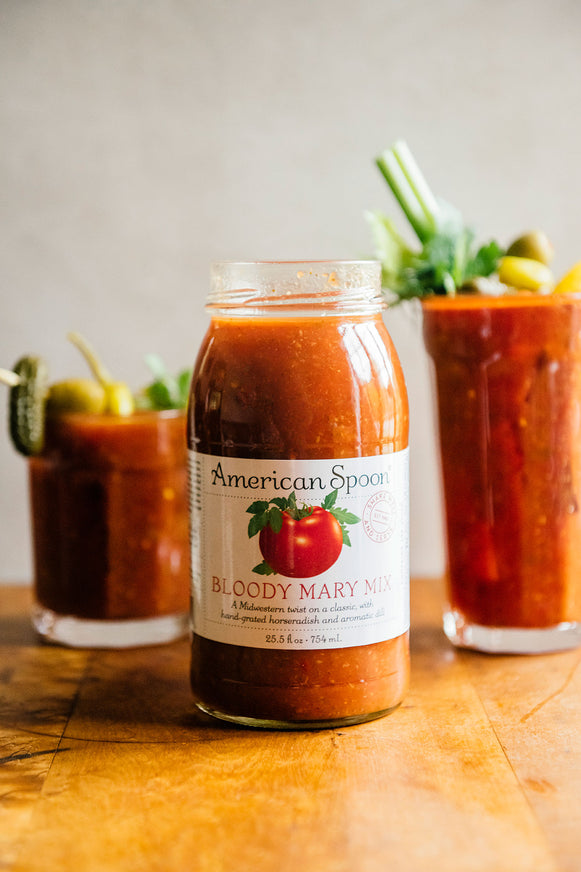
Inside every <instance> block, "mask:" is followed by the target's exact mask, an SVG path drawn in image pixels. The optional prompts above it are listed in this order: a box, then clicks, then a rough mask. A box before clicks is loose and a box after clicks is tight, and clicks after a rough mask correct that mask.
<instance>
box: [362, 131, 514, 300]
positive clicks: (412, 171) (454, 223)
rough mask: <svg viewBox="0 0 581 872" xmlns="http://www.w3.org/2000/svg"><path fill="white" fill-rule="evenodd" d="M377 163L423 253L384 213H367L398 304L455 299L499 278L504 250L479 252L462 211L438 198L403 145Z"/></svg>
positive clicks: (491, 246) (493, 246) (488, 247)
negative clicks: (476, 283)
mask: <svg viewBox="0 0 581 872" xmlns="http://www.w3.org/2000/svg"><path fill="white" fill-rule="evenodd" d="M376 163H377V166H378V167H379V169H380V171H381V173H382V174H383V176H384V178H385V180H386V181H387V183H388V185H389V187H390V188H391V190H392V192H393V195H394V196H395V198H396V200H397V202H398V203H399V205H400V207H401V209H402V211H403V213H404V215H405V217H406V218H407V220H408V222H409V223H410V225H411V227H412V229H413V230H414V232H415V234H416V236H417V238H418V240H419V242H420V244H421V248H420V249H419V250H415V249H412V248H411V247H410V246H408V245H407V244H406V242H405V241H404V240H403V239H402V237H401V236H400V234H399V233H398V231H397V229H396V226H395V224H394V222H393V221H392V220H391V219H390V218H388V217H387V216H386V215H384V213H383V212H381V211H374V212H368V213H367V219H368V221H369V223H370V226H371V230H372V233H373V238H374V242H375V248H376V256H377V257H378V259H379V260H380V261H381V265H382V284H383V286H384V288H385V289H386V290H389V291H391V292H392V293H393V294H395V296H396V298H397V299H399V300H405V299H410V298H412V297H425V296H429V295H431V294H455V293H457V291H459V290H460V289H462V288H463V287H464V286H466V285H467V283H469V282H470V281H471V280H473V279H475V278H479V277H487V276H490V275H492V273H494V272H495V270H496V269H497V266H498V262H499V260H500V258H501V257H502V255H503V254H504V252H503V249H502V248H501V247H500V246H499V244H498V243H497V242H496V241H494V240H492V241H490V242H488V243H486V244H485V245H481V246H480V247H478V248H477V247H476V246H475V244H474V239H475V235H474V232H473V230H472V229H471V228H470V227H468V226H467V225H466V224H465V223H464V220H463V218H462V215H461V213H460V212H459V211H458V209H456V208H455V207H454V206H451V205H450V204H449V203H446V202H445V201H444V200H441V199H440V198H437V197H435V196H434V194H433V193H432V191H431V189H430V187H429V185H428V183H427V181H426V179H425V177H424V176H423V174H422V172H421V170H420V168H419V167H418V165H417V163H416V161H415V159H414V157H413V155H412V153H411V151H410V149H409V147H408V146H407V144H406V143H405V142H403V141H401V140H400V141H398V142H396V143H394V145H392V147H391V148H389V149H387V150H386V151H384V152H383V153H382V154H381V155H380V156H379V157H378V158H377V160H376Z"/></svg>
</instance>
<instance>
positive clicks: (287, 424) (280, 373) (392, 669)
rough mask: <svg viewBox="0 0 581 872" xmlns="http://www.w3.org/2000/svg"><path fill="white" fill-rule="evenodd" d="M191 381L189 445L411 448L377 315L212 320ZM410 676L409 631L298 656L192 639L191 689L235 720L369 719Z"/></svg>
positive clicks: (253, 450)
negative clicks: (379, 639) (361, 644)
mask: <svg viewBox="0 0 581 872" xmlns="http://www.w3.org/2000/svg"><path fill="white" fill-rule="evenodd" d="M192 384H193V387H192V397H191V412H190V421H189V444H190V447H191V448H195V449H196V450H197V451H200V452H203V453H206V454H215V455H221V456H228V457H243V458H261V459H280V458H308V459H317V458H335V457H337V458H341V457H345V458H347V457H359V456H366V455H377V454H385V453H390V452H393V451H399V450H403V449H404V448H405V447H406V446H407V444H408V405H407V394H406V390H405V385H404V379H403V374H402V371H401V367H400V364H399V361H398V358H397V355H396V352H395V350H394V348H393V345H392V342H391V339H390V337H389V335H388V333H387V330H386V329H385V326H384V324H383V321H382V319H381V316H379V315H378V316H372V317H365V318H364V317H359V318H349V319H346V318H342V317H337V316H333V317H305V318H298V317H279V318H275V317H264V318H260V319H256V320H251V319H250V318H249V317H245V318H243V319H236V318H232V319H227V318H214V319H213V321H212V323H211V325H210V329H209V331H208V333H207V335H206V337H205V340H204V342H203V345H202V348H201V350H200V353H199V355H198V360H197V363H196V367H195V370H194V379H193V383H192ZM408 677H409V653H408V634H407V633H405V634H403V635H401V636H399V637H398V638H396V639H392V640H389V641H386V642H380V643H377V644H371V645H363V646H358V647H352V648H342V649H322V650H307V651H301V652H296V651H289V650H272V649H268V650H265V649H262V648H248V647H241V646H237V645H230V644H224V643H222V642H216V641H212V640H210V639H206V638H203V637H201V636H199V635H197V634H194V638H193V648H192V669H191V681H192V688H193V692H194V696H195V698H196V699H197V700H199V701H201V702H203V704H204V706H205V707H206V710H208V709H213V710H215V711H217V712H221V713H225V714H226V715H227V716H231V717H233V718H237V717H242V716H244V717H246V718H252V719H255V720H257V721H260V720H266V721H271V722H279V723H287V724H290V723H295V724H301V723H303V724H314V723H317V722H329V721H341V720H343V719H345V720H349V719H353V720H354V721H355V720H363V719H365V718H366V716H370V715H375V716H377V715H378V714H380V713H381V714H383V713H385V712H387V711H389V710H390V709H392V708H394V707H395V706H397V705H398V704H399V703H400V702H401V700H402V698H403V696H404V694H405V691H406V689H407V684H408Z"/></svg>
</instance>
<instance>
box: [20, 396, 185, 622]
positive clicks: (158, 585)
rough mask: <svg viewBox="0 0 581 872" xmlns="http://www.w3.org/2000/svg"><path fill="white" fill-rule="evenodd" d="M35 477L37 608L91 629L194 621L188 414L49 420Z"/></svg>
mask: <svg viewBox="0 0 581 872" xmlns="http://www.w3.org/2000/svg"><path fill="white" fill-rule="evenodd" d="M29 471H30V493H31V504H32V524H33V543H34V566H35V596H36V600H37V602H38V604H39V605H40V606H42V607H44V608H46V609H50V610H52V611H53V612H55V613H57V614H59V615H71V616H75V617H77V618H81V619H89V620H132V619H140V618H152V617H159V616H165V615H174V614H179V613H185V612H187V610H188V607H189V586H190V579H189V570H190V554H189V532H188V526H189V521H188V498H187V448H186V424H185V416H184V415H183V414H177V413H138V414H135V415H132V416H130V417H127V418H120V417H112V416H108V415H88V414H69V415H62V416H61V415H59V416H58V417H57V416H55V417H52V418H49V419H48V421H47V439H46V446H45V449H44V451H43V453H42V455H40V456H38V457H34V458H32V459H31V461H30V465H29Z"/></svg>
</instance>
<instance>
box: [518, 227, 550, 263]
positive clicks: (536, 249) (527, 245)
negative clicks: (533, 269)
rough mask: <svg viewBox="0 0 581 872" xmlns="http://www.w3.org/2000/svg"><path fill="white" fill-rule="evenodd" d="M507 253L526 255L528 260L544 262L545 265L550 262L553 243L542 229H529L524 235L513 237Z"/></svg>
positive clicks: (519, 255)
mask: <svg viewBox="0 0 581 872" xmlns="http://www.w3.org/2000/svg"><path fill="white" fill-rule="evenodd" d="M506 253H507V255H509V256H510V257H527V258H530V260H537V261H539V263H544V264H545V265H546V266H548V264H550V263H551V261H552V260H553V256H554V254H555V250H554V248H553V245H552V243H551V241H550V239H549V237H548V236H547V234H546V233H545V232H544V231H543V230H531V231H530V232H529V233H525V234H524V236H519V238H518V239H515V240H514V242H513V243H512V245H510V246H509V247H508V249H507V252H506Z"/></svg>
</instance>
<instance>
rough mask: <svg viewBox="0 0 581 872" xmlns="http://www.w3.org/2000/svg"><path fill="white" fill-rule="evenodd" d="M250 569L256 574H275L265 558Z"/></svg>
mask: <svg viewBox="0 0 581 872" xmlns="http://www.w3.org/2000/svg"><path fill="white" fill-rule="evenodd" d="M252 571H253V572H256V573H257V574H258V575H276V572H275V570H274V569H273V568H272V566H270V565H269V564H268V563H267V562H266V560H263V561H262V563H259V564H258V565H257V566H255V567H254V569H253V570H252Z"/></svg>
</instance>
